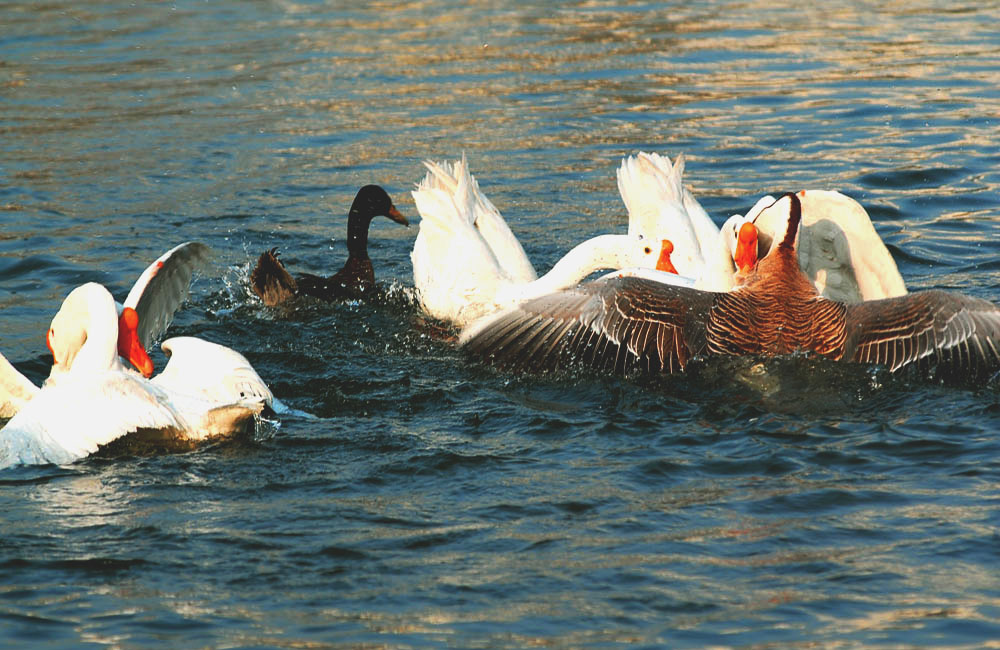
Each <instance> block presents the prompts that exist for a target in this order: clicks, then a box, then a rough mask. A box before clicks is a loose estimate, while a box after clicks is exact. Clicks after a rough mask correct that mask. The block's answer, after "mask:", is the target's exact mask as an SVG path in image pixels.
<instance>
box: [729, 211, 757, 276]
mask: <svg viewBox="0 0 1000 650" xmlns="http://www.w3.org/2000/svg"><path fill="white" fill-rule="evenodd" d="M733 261H734V262H736V268H737V269H738V270H739V271H740V272H741V273H746V272H747V271H749V270H751V269H752V268H753V267H755V266H757V226H755V225H753V224H752V223H750V222H747V223H745V224H743V225H742V226H740V233H739V235H737V237H736V253H734V254H733Z"/></svg>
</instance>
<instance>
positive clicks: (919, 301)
mask: <svg viewBox="0 0 1000 650" xmlns="http://www.w3.org/2000/svg"><path fill="white" fill-rule="evenodd" d="M847 331H848V332H849V335H848V339H847V344H846V347H845V352H844V358H845V359H851V360H853V361H857V362H861V363H878V364H882V365H885V366H886V367H888V368H889V369H890V370H892V371H895V370H898V369H899V368H902V367H904V366H908V365H911V364H915V363H919V364H924V365H926V366H928V367H933V368H936V369H937V370H938V371H939V372H944V373H949V374H961V375H964V376H967V377H969V378H973V377H978V376H982V375H986V374H992V373H994V372H997V371H998V370H1000V308H998V307H997V306H996V305H994V304H993V303H991V302H988V301H986V300H980V299H979V298H973V297H971V296H964V295H962V294H957V293H948V292H945V291H922V292H918V293H911V294H908V295H905V296H900V297H897V298H888V299H885V300H874V301H868V302H863V303H860V304H857V305H849V306H848V307H847Z"/></svg>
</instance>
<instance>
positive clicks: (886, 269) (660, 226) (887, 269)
mask: <svg viewBox="0 0 1000 650" xmlns="http://www.w3.org/2000/svg"><path fill="white" fill-rule="evenodd" d="M683 172H684V157H683V155H678V156H677V158H676V159H675V160H674V162H673V163H671V162H670V159H669V158H668V157H666V156H660V155H658V154H655V153H645V152H640V153H639V154H638V155H636V156H631V157H629V158H627V159H625V160H624V161H622V166H621V168H620V169H619V172H618V186H619V189H620V191H621V194H622V198H623V200H625V202H626V205H627V206H628V207H629V213H630V214H632V213H633V212H635V213H637V214H640V215H644V218H643V219H642V220H640V221H638V222H637V223H638V224H639V225H640V227H642V228H644V229H645V231H646V232H648V231H655V232H656V234H657V236H659V237H666V238H671V239H672V240H673V242H674V246H675V250H674V254H673V255H672V256H671V258H672V260H673V261H674V263H675V265H676V266H677V270H678V273H679V274H681V275H684V276H688V277H691V278H696V279H697V280H696V281H695V282H693V283H690V282H689V283H688V285H689V286H696V287H697V288H699V289H703V290H706V291H730V290H732V289H733V288H735V284H734V281H735V277H736V276H735V275H734V273H735V267H734V265H733V258H735V257H738V255H737V253H736V251H735V248H736V247H738V245H736V246H734V241H735V240H736V239H738V237H739V235H738V234H737V233H741V232H742V231H741V230H740V229H741V228H742V226H743V225H744V224H745V223H752V224H753V225H754V226H755V227H756V229H757V236H758V238H759V243H758V250H757V254H756V256H754V261H755V260H756V259H760V258H763V257H765V256H766V255H767V254H768V253H769V252H770V249H771V246H772V242H773V241H774V239H775V237H776V236H777V235H780V234H782V233H784V232H785V230H786V228H787V219H786V218H785V217H784V216H781V214H780V213H779V212H777V211H768V212H767V213H763V214H762V211H763V210H764V208H766V207H768V206H770V205H772V204H773V203H774V201H775V200H774V198H773V197H771V196H765V197H762V198H761V199H759V200H758V201H757V203H756V204H755V205H754V206H753V208H751V209H750V211H749V212H747V214H746V216H745V217H741V216H740V215H733V216H732V217H730V219H729V220H728V221H726V223H725V224H724V225H723V227H722V229H721V240H722V241H721V242H720V233H719V230H718V229H715V230H713V228H714V224H713V222H712V220H711V218H709V216H708V214H707V213H706V212H705V209H704V208H702V206H701V205H700V204H699V203H698V200H697V199H695V197H694V195H693V194H692V193H691V192H690V190H689V189H688V188H686V187H685V186H684V184H683V179H682V176H683ZM798 196H799V198H800V200H801V202H802V223H801V226H800V228H799V231H798V240H797V244H796V250H797V254H798V261H799V266H800V267H801V269H802V272H803V273H804V274H805V275H806V277H807V278H808V279H809V280H810V281H811V282H812V284H813V286H815V287H816V290H817V291H818V292H819V293H820V295H822V296H823V297H825V298H829V299H830V300H836V301H839V302H845V303H850V304H853V303H858V302H862V301H865V300H880V299H882V298H894V297H897V296H902V295H905V294H906V285H905V283H904V282H903V278H902V276H901V275H900V273H899V269H898V268H897V267H896V263H895V262H894V261H893V259H892V255H891V254H890V253H889V251H888V249H887V248H886V247H885V244H884V243H883V242H882V239H881V238H880V237H879V235H878V233H877V232H876V231H875V228H874V226H873V225H872V222H871V218H870V217H869V216H868V213H867V212H866V211H865V209H864V208H863V207H862V206H861V204H859V203H858V202H857V201H855V200H854V199H851V198H850V197H847V196H845V195H843V194H841V193H840V192H835V191H826V190H805V191H803V192H799V193H798ZM748 235H749V232H748ZM720 244H721V246H720ZM744 259H748V258H744ZM749 266H751V264H747V267H749ZM646 275H649V274H646ZM661 279H662V278H661ZM668 282H669V279H668ZM673 283H674V284H684V282H683V281H675V282H673Z"/></svg>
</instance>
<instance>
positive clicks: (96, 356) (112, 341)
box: [0, 283, 270, 467]
mask: <svg viewBox="0 0 1000 650" xmlns="http://www.w3.org/2000/svg"><path fill="white" fill-rule="evenodd" d="M118 321H119V317H118V310H117V307H116V305H115V301H114V298H113V297H112V296H111V294H110V293H109V292H108V290H107V289H106V288H105V287H104V286H102V285H100V284H97V283H88V284H84V285H82V286H80V287H77V288H76V289H74V290H73V291H71V292H70V293H69V294H68V295H67V297H66V299H65V300H64V301H63V303H62V306H61V307H60V308H59V311H58V312H57V313H56V315H55V317H54V318H53V319H52V323H51V326H50V327H49V331H48V334H47V337H46V338H47V341H48V344H49V348H50V350H52V353H53V371H52V372H51V373H50V375H49V378H48V379H47V380H46V381H45V383H44V384H43V385H42V387H41V389H40V390H39V391H37V393H35V394H34V395H33V396H32V398H31V399H30V400H29V401H27V402H26V403H25V404H24V405H23V406H22V408H21V409H20V410H19V411H18V413H17V414H16V415H15V416H14V417H13V418H12V419H11V420H10V422H8V423H7V425H6V426H5V427H4V428H3V429H0V467H8V466H11V465H15V464H39V463H57V464H63V463H69V462H73V461H75V460H78V459H80V458H83V457H85V456H87V455H89V454H91V453H94V452H96V451H98V450H99V449H100V448H101V447H102V446H105V445H108V444H110V443H112V442H114V441H116V440H118V439H120V438H122V437H123V436H127V435H130V434H136V435H139V436H142V437H145V438H147V439H149V438H152V439H155V440H160V441H162V442H164V443H165V444H166V443H177V442H184V443H194V442H199V441H202V440H207V439H212V438H218V437H225V436H229V435H233V434H235V433H239V432H243V431H246V430H248V429H249V428H251V427H252V426H253V424H254V421H255V420H254V418H255V416H257V415H259V414H260V413H261V411H262V410H263V408H264V406H265V405H266V404H267V402H268V399H269V396H270V391H269V390H268V389H267V387H266V386H265V385H264V383H263V381H262V380H260V378H259V376H257V374H256V372H254V371H253V369H252V368H251V367H250V364H249V363H248V362H247V361H246V359H245V358H243V357H242V355H239V354H238V353H236V352H235V351H233V350H229V349H228V348H223V347H222V346H217V345H215V344H211V343H208V342H207V341H199V340H197V339H194V340H192V339H189V338H176V339H168V340H167V341H165V342H164V344H163V345H164V349H165V351H166V352H167V353H168V354H170V353H171V352H172V355H171V358H170V361H169V362H168V363H167V367H166V368H165V369H164V371H163V373H162V374H161V376H160V377H162V379H160V378H159V377H158V378H154V379H153V380H152V381H150V380H147V379H146V378H145V377H143V376H141V375H140V374H139V373H137V372H135V371H133V370H131V369H129V368H127V367H126V366H124V365H123V364H122V363H121V361H120V359H119V354H118V351H119V348H120V347H121V345H120V341H119V336H120V333H119V330H118ZM134 330H135V328H133V329H132V331H131V332H130V333H129V334H128V336H130V337H133V338H134V337H135V331H134Z"/></svg>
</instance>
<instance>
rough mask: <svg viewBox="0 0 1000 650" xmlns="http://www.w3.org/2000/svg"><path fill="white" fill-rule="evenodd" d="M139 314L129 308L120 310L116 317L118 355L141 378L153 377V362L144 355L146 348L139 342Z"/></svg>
mask: <svg viewBox="0 0 1000 650" xmlns="http://www.w3.org/2000/svg"><path fill="white" fill-rule="evenodd" d="M138 328H139V314H137V313H135V310H134V309H132V308H131V307H126V308H125V309H123V310H122V313H121V316H119V317H118V354H119V356H122V357H125V358H126V359H128V361H129V363H131V364H132V365H133V366H135V369H136V370H138V371H139V372H140V373H142V376H143V377H145V378H146V379H149V378H150V377H152V376H153V360H152V359H150V358H149V355H148V354H146V348H144V347H142V343H141V342H140V341H139V333H138V331H137V330H138Z"/></svg>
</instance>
